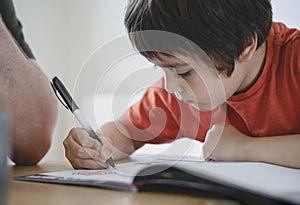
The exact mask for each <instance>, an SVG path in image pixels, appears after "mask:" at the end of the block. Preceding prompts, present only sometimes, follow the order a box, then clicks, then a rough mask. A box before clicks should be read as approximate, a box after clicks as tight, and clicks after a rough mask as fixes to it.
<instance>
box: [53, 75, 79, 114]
mask: <svg viewBox="0 0 300 205" xmlns="http://www.w3.org/2000/svg"><path fill="white" fill-rule="evenodd" d="M51 86H52V88H53V89H54V91H55V95H56V96H57V98H58V99H59V101H60V102H61V103H62V104H63V105H64V106H65V107H66V108H67V109H68V110H70V111H71V112H74V111H75V110H77V109H79V107H78V106H77V105H76V103H75V102H74V100H73V99H72V97H71V95H70V94H69V92H68V91H67V89H66V88H65V86H64V85H63V83H62V82H61V81H60V80H59V79H58V77H54V78H53V79H52V83H51Z"/></svg>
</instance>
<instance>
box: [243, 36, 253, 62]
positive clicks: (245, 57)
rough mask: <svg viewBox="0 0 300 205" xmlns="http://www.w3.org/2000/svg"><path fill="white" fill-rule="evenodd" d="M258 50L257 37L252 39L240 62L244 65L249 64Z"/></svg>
mask: <svg viewBox="0 0 300 205" xmlns="http://www.w3.org/2000/svg"><path fill="white" fill-rule="evenodd" d="M256 49H257V35H255V38H254V39H252V41H250V42H249V43H248V44H247V45H246V46H245V48H244V50H243V52H242V54H241V55H240V57H239V62H240V63H244V62H248V61H250V60H251V59H252V57H253V55H254V53H255V51H256Z"/></svg>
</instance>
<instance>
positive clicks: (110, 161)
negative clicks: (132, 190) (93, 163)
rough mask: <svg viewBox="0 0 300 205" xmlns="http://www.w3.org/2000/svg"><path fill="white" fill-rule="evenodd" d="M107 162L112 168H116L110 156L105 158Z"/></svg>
mask: <svg viewBox="0 0 300 205" xmlns="http://www.w3.org/2000/svg"><path fill="white" fill-rule="evenodd" d="M107 162H108V164H109V165H110V166H111V167H112V168H114V169H116V165H115V163H114V161H113V159H112V158H111V157H110V158H109V159H108V160H107Z"/></svg>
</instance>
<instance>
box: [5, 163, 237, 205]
mask: <svg viewBox="0 0 300 205" xmlns="http://www.w3.org/2000/svg"><path fill="white" fill-rule="evenodd" d="M71 168H72V167H71V166H70V165H69V164H68V163H67V162H65V161H61V162H58V161H47V162H42V163H40V164H39V165H37V166H24V167H22V166H13V167H12V170H11V171H12V176H21V175H29V174H37V173H41V172H52V171H62V170H66V169H71ZM7 202H8V203H7V204H8V205H27V204H28V205H35V204H36V205H60V204H63V205H93V204H97V205H100V204H105V205H110V204H120V205H121V204H122V205H123V204H124V205H137V204H146V205H147V204H149V205H158V204H170V205H177V204H178V205H179V204H188V205H193V204H197V205H199V204H204V205H217V204H218V205H219V204H222V205H223V204H224V205H227V204H228V205H229V204H237V203H236V202H232V201H226V200H216V199H205V198H200V197H196V196H186V195H179V194H166V193H154V192H143V193H133V192H127V191H115V190H108V189H101V188H91V187H80V186H71V185H61V184H48V183H37V182H25V181H16V180H13V179H12V180H11V183H10V188H9V194H8V200H7Z"/></svg>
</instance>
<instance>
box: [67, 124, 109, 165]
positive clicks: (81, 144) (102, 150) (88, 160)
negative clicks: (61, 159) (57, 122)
mask: <svg viewBox="0 0 300 205" xmlns="http://www.w3.org/2000/svg"><path fill="white" fill-rule="evenodd" d="M101 140H102V142H103V145H101V143H100V142H99V141H97V140H95V139H93V138H91V137H90V136H89V135H88V133H87V132H86V131H85V130H84V129H82V128H73V129H71V131H70V132H69V134H68V136H67V137H66V139H65V140H64V143H63V144H64V147H65V155H66V157H67V159H68V160H69V161H70V163H71V164H72V166H73V168H75V169H78V168H86V169H101V168H107V167H108V164H107V163H106V160H107V159H108V158H109V157H111V155H112V151H111V149H110V148H109V143H108V142H107V141H109V139H108V138H106V139H105V138H101Z"/></svg>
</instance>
